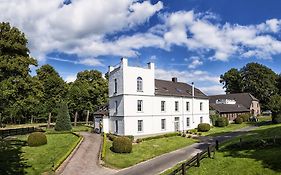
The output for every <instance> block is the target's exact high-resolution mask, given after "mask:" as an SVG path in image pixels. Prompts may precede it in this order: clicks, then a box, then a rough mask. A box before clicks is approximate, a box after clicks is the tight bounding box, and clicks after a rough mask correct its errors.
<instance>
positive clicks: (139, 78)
mask: <svg viewBox="0 0 281 175" xmlns="http://www.w3.org/2000/svg"><path fill="white" fill-rule="evenodd" d="M137 91H138V92H142V78H141V77H138V78H137Z"/></svg>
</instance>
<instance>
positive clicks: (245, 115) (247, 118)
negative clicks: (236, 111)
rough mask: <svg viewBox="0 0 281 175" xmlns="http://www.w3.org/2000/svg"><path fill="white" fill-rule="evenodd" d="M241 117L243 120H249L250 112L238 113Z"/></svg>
mask: <svg viewBox="0 0 281 175" xmlns="http://www.w3.org/2000/svg"><path fill="white" fill-rule="evenodd" d="M239 117H241V118H242V119H243V122H246V121H249V119H250V117H251V114H241V115H239Z"/></svg>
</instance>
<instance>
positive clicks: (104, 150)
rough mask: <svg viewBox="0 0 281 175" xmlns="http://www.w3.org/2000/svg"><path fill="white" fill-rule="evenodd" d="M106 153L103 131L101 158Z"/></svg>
mask: <svg viewBox="0 0 281 175" xmlns="http://www.w3.org/2000/svg"><path fill="white" fill-rule="evenodd" d="M105 154H106V134H105V133H103V144H102V152H101V159H102V160H104V158H105Z"/></svg>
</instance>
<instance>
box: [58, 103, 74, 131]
mask: <svg viewBox="0 0 281 175" xmlns="http://www.w3.org/2000/svg"><path fill="white" fill-rule="evenodd" d="M71 128H72V127H71V121H70V116H69V112H68V107H67V104H66V103H64V102H62V103H61V106H60V109H59V111H58V116H57V121H56V125H55V130H56V131H70V130H71Z"/></svg>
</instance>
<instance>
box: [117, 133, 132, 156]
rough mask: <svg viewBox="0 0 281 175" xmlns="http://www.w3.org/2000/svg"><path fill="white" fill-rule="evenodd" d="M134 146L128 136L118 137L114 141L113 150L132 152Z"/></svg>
mask: <svg viewBox="0 0 281 175" xmlns="http://www.w3.org/2000/svg"><path fill="white" fill-rule="evenodd" d="M132 148H133V146H132V141H131V140H130V139H129V138H128V137H117V138H115V139H114V141H113V143H112V150H113V151H114V152H115V153H130V152H132Z"/></svg>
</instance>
